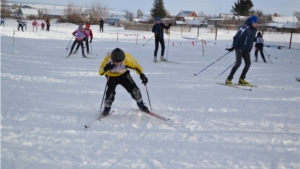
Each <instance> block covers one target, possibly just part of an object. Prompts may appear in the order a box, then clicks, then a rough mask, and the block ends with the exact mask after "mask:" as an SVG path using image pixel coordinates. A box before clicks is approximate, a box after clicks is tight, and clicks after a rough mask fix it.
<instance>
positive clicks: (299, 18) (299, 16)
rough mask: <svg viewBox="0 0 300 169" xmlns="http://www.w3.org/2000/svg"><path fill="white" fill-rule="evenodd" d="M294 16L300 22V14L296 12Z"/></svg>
mask: <svg viewBox="0 0 300 169" xmlns="http://www.w3.org/2000/svg"><path fill="white" fill-rule="evenodd" d="M294 16H295V17H296V18H297V19H298V21H300V12H299V11H298V12H294Z"/></svg>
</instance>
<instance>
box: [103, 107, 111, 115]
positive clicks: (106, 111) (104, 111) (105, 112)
mask: <svg viewBox="0 0 300 169" xmlns="http://www.w3.org/2000/svg"><path fill="white" fill-rule="evenodd" d="M109 112H110V107H104V110H103V112H102V115H103V116H107V115H108V114H109Z"/></svg>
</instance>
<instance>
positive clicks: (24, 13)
mask: <svg viewBox="0 0 300 169" xmlns="http://www.w3.org/2000/svg"><path fill="white" fill-rule="evenodd" d="M28 16H34V17H38V11H37V9H28V8H19V11H18V17H20V18H24V19H27V18H28Z"/></svg>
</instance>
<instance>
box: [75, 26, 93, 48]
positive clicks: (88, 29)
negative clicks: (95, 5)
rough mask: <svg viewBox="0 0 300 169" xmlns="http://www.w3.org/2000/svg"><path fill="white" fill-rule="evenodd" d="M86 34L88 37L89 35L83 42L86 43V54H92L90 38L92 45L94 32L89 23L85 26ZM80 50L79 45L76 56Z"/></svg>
mask: <svg viewBox="0 0 300 169" xmlns="http://www.w3.org/2000/svg"><path fill="white" fill-rule="evenodd" d="M84 32H85V33H86V35H87V36H86V37H85V38H84V39H83V40H84V41H85V47H86V52H87V54H90V48H89V37H90V43H92V40H93V32H92V30H91V29H90V24H89V23H87V24H85V29H84ZM78 48H79V44H78V45H77V47H76V50H75V51H74V54H75V53H76V52H77V51H78Z"/></svg>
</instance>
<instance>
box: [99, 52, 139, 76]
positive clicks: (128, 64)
mask: <svg viewBox="0 0 300 169" xmlns="http://www.w3.org/2000/svg"><path fill="white" fill-rule="evenodd" d="M110 62H112V59H111V53H110V54H108V55H107V56H106V57H105V58H104V59H103V61H102V63H101V65H100V69H99V75H100V76H102V75H109V76H111V77H117V76H120V75H122V74H123V73H125V72H126V71H127V70H128V68H129V69H133V70H135V71H136V73H137V74H138V75H140V74H142V73H144V71H143V68H142V67H141V65H140V64H139V63H138V62H137V60H135V59H134V58H133V57H132V56H131V55H130V54H128V53H125V59H124V60H123V62H122V64H120V65H117V66H115V67H114V68H113V69H112V70H108V71H106V72H105V71H104V67H105V65H106V64H108V63H110Z"/></svg>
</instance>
